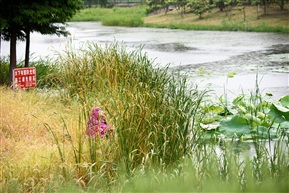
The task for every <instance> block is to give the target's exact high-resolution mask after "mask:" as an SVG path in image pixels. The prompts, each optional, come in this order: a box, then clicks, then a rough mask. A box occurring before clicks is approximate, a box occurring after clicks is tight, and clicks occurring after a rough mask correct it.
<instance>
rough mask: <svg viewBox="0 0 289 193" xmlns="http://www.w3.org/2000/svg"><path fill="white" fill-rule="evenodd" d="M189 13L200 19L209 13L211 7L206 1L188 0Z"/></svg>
mask: <svg viewBox="0 0 289 193" xmlns="http://www.w3.org/2000/svg"><path fill="white" fill-rule="evenodd" d="M187 6H188V7H190V9H191V11H192V12H193V13H195V14H196V15H198V16H199V18H202V14H203V13H205V12H207V11H210V10H211V9H212V8H213V6H212V5H210V3H209V1H207V0H190V1H189V2H188V4H187Z"/></svg>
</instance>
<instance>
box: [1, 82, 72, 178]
mask: <svg viewBox="0 0 289 193" xmlns="http://www.w3.org/2000/svg"><path fill="white" fill-rule="evenodd" d="M0 96H1V108H0V114H1V122H0V143H1V146H0V151H1V154H0V165H1V167H2V166H4V165H5V166H7V165H8V164H10V165H14V166H15V167H19V168H18V170H16V171H17V172H19V173H20V172H23V171H21V168H22V166H32V168H33V166H39V167H41V166H47V165H49V164H52V163H55V161H56V159H57V161H58V159H59V158H58V155H57V149H56V145H54V143H53V141H52V139H51V136H50V133H49V132H48V131H47V130H46V129H45V126H44V123H47V124H50V125H54V126H55V128H56V130H57V131H56V132H61V131H62V122H61V119H60V117H63V118H65V119H67V120H72V119H73V117H74V114H75V113H74V112H73V110H72V109H70V108H68V107H64V106H63V104H62V103H60V101H58V100H57V99H56V98H55V97H51V96H50V97H47V96H45V95H43V94H40V93H37V91H34V90H32V91H30V92H26V91H16V92H14V91H13V90H11V89H7V88H4V87H0ZM76 113H77V112H76ZM23 169H24V168H23Z"/></svg>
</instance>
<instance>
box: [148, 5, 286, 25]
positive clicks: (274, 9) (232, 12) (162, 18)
mask: <svg viewBox="0 0 289 193" xmlns="http://www.w3.org/2000/svg"><path fill="white" fill-rule="evenodd" d="M286 8H287V9H286ZM245 14H246V16H245V17H244V11H243V10H240V9H238V8H237V7H230V8H229V9H228V11H227V13H226V11H223V12H221V11H219V9H218V8H214V9H213V10H212V11H211V12H209V13H205V14H204V15H203V16H202V18H201V19H199V17H198V16H197V15H195V14H194V13H186V14H183V15H182V14H181V12H180V10H175V11H171V12H168V13H167V14H165V13H160V14H157V15H151V16H148V17H146V18H145V19H144V22H145V24H180V23H181V24H182V23H183V24H192V25H206V26H220V25H222V24H223V23H224V21H225V20H230V21H233V22H234V23H243V24H247V25H249V26H259V25H268V26H272V27H276V26H278V27H286V28H289V11H288V5H287V7H285V10H280V8H279V7H278V6H276V5H270V7H269V8H268V11H267V14H264V12H263V10H262V9H260V10H259V13H258V12H257V7H256V6H245ZM244 20H245V21H244Z"/></svg>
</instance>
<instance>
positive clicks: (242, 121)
mask: <svg viewBox="0 0 289 193" xmlns="http://www.w3.org/2000/svg"><path fill="white" fill-rule="evenodd" d="M219 131H220V132H221V133H223V134H224V135H226V136H227V137H233V136H238V137H240V136H242V135H245V134H250V133H251V128H250V126H249V125H248V120H247V119H246V118H245V117H242V116H239V115H236V116H234V117H232V119H230V120H225V121H221V123H220V126H219Z"/></svg>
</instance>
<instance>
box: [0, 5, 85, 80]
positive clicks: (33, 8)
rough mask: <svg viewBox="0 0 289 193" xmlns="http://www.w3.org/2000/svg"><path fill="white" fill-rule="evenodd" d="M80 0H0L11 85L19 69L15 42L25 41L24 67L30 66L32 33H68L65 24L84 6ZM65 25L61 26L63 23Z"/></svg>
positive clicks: (1, 30)
mask: <svg viewBox="0 0 289 193" xmlns="http://www.w3.org/2000/svg"><path fill="white" fill-rule="evenodd" d="M81 2H82V1H80V0H62V1H59V0H57V1H48V0H47V1H42V2H39V1H28V0H21V1H20V0H15V1H13V2H11V1H8V0H1V1H0V22H1V24H0V32H1V37H0V38H3V39H5V40H10V70H9V82H8V83H9V85H11V84H12V81H13V80H12V73H13V70H14V69H15V68H16V41H17V40H26V54H25V66H26V67H28V66H29V46H30V33H31V32H33V31H36V32H40V33H41V34H57V35H67V33H68V32H67V31H65V27H64V23H65V22H66V21H67V20H69V19H70V18H71V17H72V16H73V14H75V13H76V11H77V10H79V9H80V8H81V5H82V4H81ZM60 24H62V26H61V25H60Z"/></svg>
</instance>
